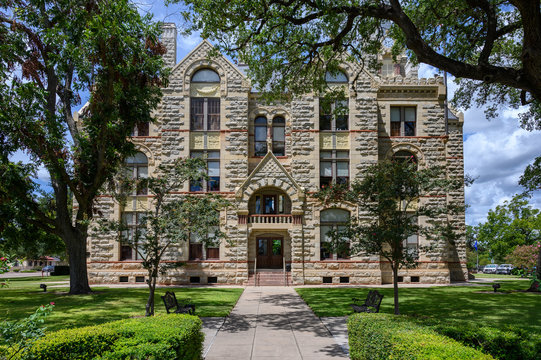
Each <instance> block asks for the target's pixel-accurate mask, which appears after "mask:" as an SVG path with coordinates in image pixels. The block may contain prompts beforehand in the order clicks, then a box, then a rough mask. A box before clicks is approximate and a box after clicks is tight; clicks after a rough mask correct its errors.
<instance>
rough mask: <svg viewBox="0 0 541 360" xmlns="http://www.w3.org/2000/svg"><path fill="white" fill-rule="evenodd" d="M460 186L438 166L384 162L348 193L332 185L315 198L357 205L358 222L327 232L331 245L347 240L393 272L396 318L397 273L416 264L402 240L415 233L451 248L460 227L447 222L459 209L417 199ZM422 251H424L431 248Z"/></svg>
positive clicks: (355, 249) (337, 246) (339, 246)
mask: <svg viewBox="0 0 541 360" xmlns="http://www.w3.org/2000/svg"><path fill="white" fill-rule="evenodd" d="M461 185H462V182H453V181H450V180H446V179H444V177H443V176H442V172H441V170H440V169H437V168H429V169H422V170H417V165H416V164H415V163H413V162H404V161H385V162H382V163H379V164H376V165H373V166H371V167H370V168H368V170H367V172H366V176H365V177H364V178H363V179H362V180H361V181H356V182H354V183H352V184H351V186H350V187H349V189H348V188H347V187H345V186H343V185H335V186H331V187H329V188H326V189H323V190H322V191H320V192H319V193H317V194H316V195H315V196H316V197H317V198H318V199H319V200H320V201H322V202H323V203H325V204H332V203H336V202H343V201H346V202H350V203H355V204H358V205H359V208H360V209H361V211H362V213H361V214H359V215H360V216H362V218H361V217H359V218H356V217H353V218H352V219H351V220H350V222H349V223H348V224H347V225H346V226H345V229H344V230H333V231H330V232H329V235H330V237H331V239H332V241H331V245H330V246H331V247H334V248H335V249H338V250H339V249H343V248H344V246H343V245H344V242H345V241H350V251H351V252H352V253H356V254H378V255H379V256H381V257H383V258H384V259H385V260H387V261H388V262H389V265H390V267H391V270H392V272H393V284H394V313H395V314H397V315H398V314H400V311H399V305H398V271H399V270H400V269H401V268H414V267H416V266H417V263H418V251H416V250H412V249H411V250H410V249H407V247H406V246H405V243H406V241H407V238H408V237H409V236H411V235H416V234H417V235H423V236H424V237H425V239H427V240H430V241H431V242H440V241H446V242H450V243H451V244H454V241H455V239H456V237H457V232H456V227H457V226H460V224H452V223H451V222H450V221H449V216H448V215H450V214H453V213H456V212H457V211H458V210H459V209H460V208H463V206H462V207H461V206H458V205H453V204H452V203H451V204H449V203H446V204H445V205H444V206H442V207H439V208H438V207H435V206H427V205H424V204H423V203H422V202H421V201H419V197H420V196H421V195H424V194H428V193H431V192H433V191H441V192H445V191H448V190H451V189H452V188H456V186H461ZM421 216H424V217H425V219H426V225H423V224H421V223H420V222H418V221H416V219H417V218H418V217H421ZM423 249H426V250H427V251H429V250H430V249H431V246H424V247H423Z"/></svg>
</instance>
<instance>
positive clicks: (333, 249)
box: [320, 209, 350, 260]
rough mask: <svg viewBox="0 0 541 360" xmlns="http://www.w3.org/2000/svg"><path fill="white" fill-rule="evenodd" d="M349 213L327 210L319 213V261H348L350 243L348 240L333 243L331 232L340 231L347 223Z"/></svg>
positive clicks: (342, 210)
mask: <svg viewBox="0 0 541 360" xmlns="http://www.w3.org/2000/svg"><path fill="white" fill-rule="evenodd" d="M349 216H350V214H349V211H347V210H344V209H327V210H322V211H321V213H320V259H321V260H344V259H349V257H350V256H349V252H350V246H349V245H350V243H349V241H348V239H340V240H339V241H333V239H332V238H331V236H330V234H329V233H330V232H331V231H333V230H334V231H341V230H344V229H345V228H346V224H347V222H348V221H349Z"/></svg>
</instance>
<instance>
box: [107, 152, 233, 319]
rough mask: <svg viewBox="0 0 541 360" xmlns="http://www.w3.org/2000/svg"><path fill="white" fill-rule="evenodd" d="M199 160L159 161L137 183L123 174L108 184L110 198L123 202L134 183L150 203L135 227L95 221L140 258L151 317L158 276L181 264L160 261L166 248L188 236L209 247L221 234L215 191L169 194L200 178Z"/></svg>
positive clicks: (202, 167)
mask: <svg viewBox="0 0 541 360" xmlns="http://www.w3.org/2000/svg"><path fill="white" fill-rule="evenodd" d="M205 166H206V165H205V162H204V161H203V160H202V159H190V158H188V159H180V160H178V161H176V162H175V163H174V164H172V165H163V164H162V165H160V166H159V167H158V171H157V172H156V175H155V176H153V177H149V178H146V179H142V180H140V181H139V182H138V183H134V182H133V181H131V180H129V179H126V178H123V179H117V182H116V184H115V185H116V186H114V187H113V189H114V190H113V193H114V198H115V200H116V201H117V202H118V203H119V204H120V205H121V206H123V207H124V206H125V204H126V200H127V199H128V196H129V194H132V193H133V192H132V191H130V190H131V189H133V187H134V186H137V187H143V188H144V187H146V188H148V192H149V193H150V194H151V195H153V197H152V199H153V200H152V203H151V205H150V207H149V208H148V209H147V211H145V212H144V213H142V215H143V217H142V219H141V221H140V226H139V227H136V228H135V229H133V228H129V227H128V226H127V224H126V223H125V222H123V221H114V220H101V230H102V231H105V232H110V231H115V232H117V233H118V237H117V239H118V241H120V242H121V243H122V244H124V245H128V246H131V247H132V248H133V249H134V250H135V251H137V253H138V254H139V257H140V258H141V259H143V262H142V266H143V268H145V269H146V270H147V272H148V281H147V283H148V289H149V296H148V301H147V304H146V316H152V315H154V293H155V289H156V281H157V279H158V275H160V274H165V273H166V272H167V270H168V269H171V268H175V267H180V266H182V265H183V263H182V262H162V259H163V258H164V256H165V255H166V253H167V252H168V251H169V250H171V248H172V247H174V246H175V245H178V244H180V243H183V242H187V241H189V239H190V236H192V237H196V238H198V239H201V240H202V242H203V243H204V244H205V245H211V244H212V245H214V244H216V243H217V242H219V241H220V240H221V239H222V238H224V237H225V234H224V233H223V232H221V231H220V230H219V226H220V217H219V211H220V209H222V208H223V207H224V206H227V205H228V202H227V201H226V200H225V199H223V198H222V197H221V196H219V195H215V194H202V195H186V196H180V195H174V194H173V192H174V191H178V189H180V188H182V186H183V184H184V183H185V182H186V181H190V180H191V179H201V178H205V177H206V171H205Z"/></svg>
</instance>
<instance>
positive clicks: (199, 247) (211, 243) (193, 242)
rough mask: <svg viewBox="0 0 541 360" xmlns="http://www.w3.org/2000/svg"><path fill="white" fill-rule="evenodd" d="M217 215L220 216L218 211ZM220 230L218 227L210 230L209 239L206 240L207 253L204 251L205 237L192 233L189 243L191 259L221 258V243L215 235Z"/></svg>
mask: <svg viewBox="0 0 541 360" xmlns="http://www.w3.org/2000/svg"><path fill="white" fill-rule="evenodd" d="M216 216H219V215H218V213H216ZM218 230H219V228H218V227H215V228H214V227H211V228H209V230H208V234H207V239H206V240H205V244H206V248H205V254H206V256H205V254H204V253H203V243H204V241H203V240H204V239H202V238H200V237H198V235H197V234H196V233H191V234H190V245H189V249H188V250H189V259H190V260H203V259H214V260H216V259H219V258H220V244H219V240H218V239H217V238H216V237H215V233H216V232H217V231H218Z"/></svg>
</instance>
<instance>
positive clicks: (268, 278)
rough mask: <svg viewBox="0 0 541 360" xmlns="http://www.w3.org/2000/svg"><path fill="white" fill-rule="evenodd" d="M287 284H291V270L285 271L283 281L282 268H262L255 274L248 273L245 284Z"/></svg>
mask: <svg viewBox="0 0 541 360" xmlns="http://www.w3.org/2000/svg"><path fill="white" fill-rule="evenodd" d="M256 285H257V286H289V285H291V272H286V277H285V281H284V272H283V271H282V270H273V271H269V270H262V271H259V270H258V271H257V274H256V276H254V274H253V273H250V275H249V276H248V282H247V283H246V286H256Z"/></svg>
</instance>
